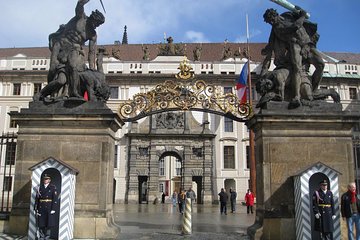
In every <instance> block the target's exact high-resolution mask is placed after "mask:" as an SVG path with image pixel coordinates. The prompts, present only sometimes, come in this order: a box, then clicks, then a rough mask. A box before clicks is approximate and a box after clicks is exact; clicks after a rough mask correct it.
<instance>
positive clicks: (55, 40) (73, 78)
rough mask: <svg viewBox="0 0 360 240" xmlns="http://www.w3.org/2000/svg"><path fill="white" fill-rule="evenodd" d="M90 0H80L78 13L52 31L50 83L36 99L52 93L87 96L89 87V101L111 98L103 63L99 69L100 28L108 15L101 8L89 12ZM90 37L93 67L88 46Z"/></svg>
mask: <svg viewBox="0 0 360 240" xmlns="http://www.w3.org/2000/svg"><path fill="white" fill-rule="evenodd" d="M89 1H90V0H78V3H77V5H76V8H75V16H74V17H73V18H72V19H70V21H69V22H68V23H66V24H63V25H61V26H60V27H59V29H58V30H57V31H56V32H55V33H52V34H50V35H49V49H50V51H51V56H50V69H49V73H48V85H47V86H46V87H44V88H43V89H42V90H41V91H40V93H39V94H38V95H35V96H34V100H45V98H46V97H47V96H49V95H51V96H52V98H75V99H76V98H78V99H83V96H84V92H85V91H87V92H88V96H89V101H98V100H101V101H106V100H107V98H108V96H109V95H108V93H109V89H108V86H107V85H106V83H105V75H104V73H103V72H100V71H99V69H102V68H101V66H98V70H96V69H95V53H96V39H97V34H96V28H97V27H98V26H100V25H101V24H103V23H104V22H105V17H104V15H103V14H102V13H101V12H99V11H98V10H95V11H93V12H92V13H91V15H90V16H89V17H88V16H86V14H85V12H84V5H85V4H86V3H88V2H89ZM87 41H89V46H88V49H89V51H88V53H87V56H88V62H89V68H88V67H87V66H86V61H85V56H86V54H85V50H84V46H85V43H86V42H87ZM102 56H103V55H102V54H100V57H102ZM100 62H102V61H100Z"/></svg>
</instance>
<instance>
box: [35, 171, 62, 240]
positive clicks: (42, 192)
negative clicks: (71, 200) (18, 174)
mask: <svg viewBox="0 0 360 240" xmlns="http://www.w3.org/2000/svg"><path fill="white" fill-rule="evenodd" d="M42 179H43V181H42V183H41V184H40V186H39V187H38V189H37V192H36V198H35V206H34V211H35V214H36V217H37V223H38V224H37V225H38V226H37V227H38V228H39V233H40V234H39V235H40V236H39V240H45V239H49V238H50V234H51V228H52V227H55V226H56V225H57V220H56V215H55V209H56V205H57V204H58V202H57V201H58V193H57V191H56V186H55V185H53V184H51V183H50V182H51V177H50V176H49V175H48V174H44V176H43V178H42Z"/></svg>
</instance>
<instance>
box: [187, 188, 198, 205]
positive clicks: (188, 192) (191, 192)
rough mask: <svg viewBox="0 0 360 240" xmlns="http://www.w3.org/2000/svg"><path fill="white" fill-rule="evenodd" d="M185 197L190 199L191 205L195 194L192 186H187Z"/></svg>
mask: <svg viewBox="0 0 360 240" xmlns="http://www.w3.org/2000/svg"><path fill="white" fill-rule="evenodd" d="M186 198H190V199H191V206H192V204H193V202H196V194H195V192H194V190H192V187H189V190H188V191H187V192H186Z"/></svg>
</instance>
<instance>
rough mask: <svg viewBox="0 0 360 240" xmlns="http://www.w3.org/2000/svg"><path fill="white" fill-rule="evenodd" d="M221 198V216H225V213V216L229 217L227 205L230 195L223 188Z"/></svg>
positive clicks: (220, 193)
mask: <svg viewBox="0 0 360 240" xmlns="http://www.w3.org/2000/svg"><path fill="white" fill-rule="evenodd" d="M218 195H219V197H220V214H223V213H225V215H227V211H226V210H227V209H226V204H227V201H228V198H229V196H228V194H227V193H226V192H225V189H224V188H222V189H221V192H219V194H218Z"/></svg>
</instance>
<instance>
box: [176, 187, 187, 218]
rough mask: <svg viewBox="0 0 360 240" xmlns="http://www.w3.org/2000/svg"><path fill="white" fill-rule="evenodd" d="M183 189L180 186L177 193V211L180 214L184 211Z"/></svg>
mask: <svg viewBox="0 0 360 240" xmlns="http://www.w3.org/2000/svg"><path fill="white" fill-rule="evenodd" d="M185 197H186V195H185V191H184V189H182V188H180V191H179V194H178V204H179V212H180V214H183V213H184V207H185Z"/></svg>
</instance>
